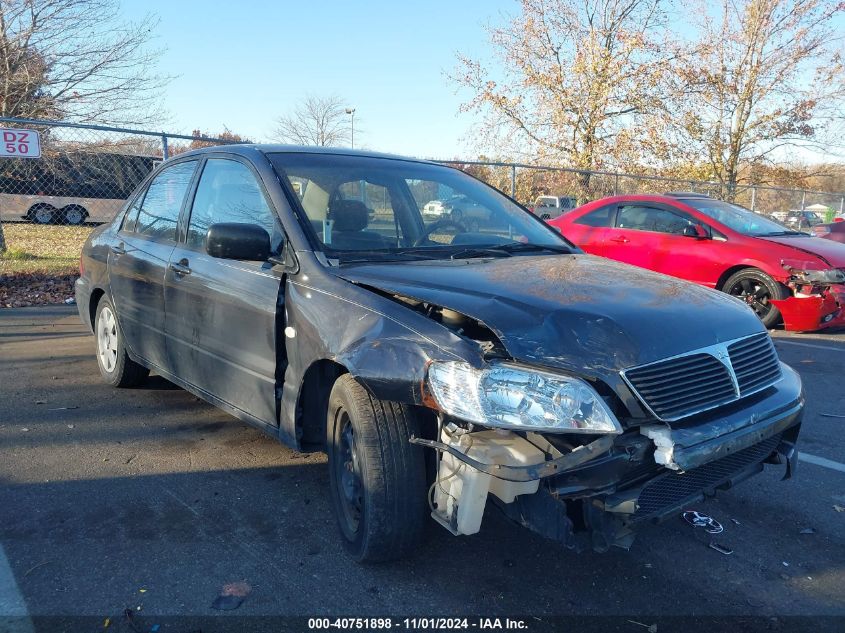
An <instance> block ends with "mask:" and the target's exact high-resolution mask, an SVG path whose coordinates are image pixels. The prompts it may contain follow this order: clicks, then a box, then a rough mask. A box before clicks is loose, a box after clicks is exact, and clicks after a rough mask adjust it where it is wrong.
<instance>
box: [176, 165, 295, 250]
mask: <svg viewBox="0 0 845 633" xmlns="http://www.w3.org/2000/svg"><path fill="white" fill-rule="evenodd" d="M220 222H236V223H239V224H257V225H258V226H261V227H263V228H264V229H266V231H267V233H268V234H269V235H270V238H271V244H272V247H273V250H274V252H275V251H276V250H277V249H278V247H279V245H280V244H281V241H282V232H281V229H280V228H279V226H278V222H276V220H275V213H274V212H273V210H272V208H271V207H270V205H269V204H268V203H267V200H266V199H265V197H264V193H263V191H262V190H261V185H259V184H258V180H257V179H256V178H255V176H254V175H253V173H252V171H250V169H249V168H248V167H247V166H246V165H244V164H243V163H240V162H238V161H235V160H227V159H225V158H211V159H209V160H208V162H206V164H205V167H204V168H203V170H202V176H201V177H200V182H199V185H198V186H197V193H196V195H195V196H194V204H193V207H192V209H191V220H190V222H189V224H188V239H187V242H188V246H191V247H194V248H204V247H205V239H206V234H207V233H208V228H209V227H210V226H211V225H212V224H218V223H220Z"/></svg>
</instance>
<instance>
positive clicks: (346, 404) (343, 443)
mask: <svg viewBox="0 0 845 633" xmlns="http://www.w3.org/2000/svg"><path fill="white" fill-rule="evenodd" d="M411 435H416V436H417V437H419V435H420V433H419V421H418V418H417V416H416V414H415V412H414V410H413V409H412V408H411V407H409V406H407V405H404V404H400V403H397V402H387V401H384V400H377V399H375V398H373V397H372V396H371V395H370V393H369V392H368V391H367V390H366V389H364V387H362V386H361V385H360V384H359V383H358V382H357V381H356V380H355V379H354V378H353V377H352V376H350V375H349V374H344V375H342V376H340V378H338V379H337V381H336V382H335V384H334V387H333V388H332V392H331V395H330V396H329V409H328V418H327V425H326V445H327V448H328V454H329V472H330V479H331V496H332V501H333V505H334V511H335V516H336V517H337V521H338V527H339V528H340V533H341V535H342V537H343V542H344V546H345V547H346V549H347V550H348V551H349V553H350V554H351V555H352V556H353V557H354V558H355V559H356V560H357V561H358V562H380V561H388V560H396V559H399V558H403V557H405V556H408V555H409V554H411V553H412V552H413V551H414V550H415V549H416V548H417V547H418V545H419V543H420V542H421V541H422V535H423V530H424V525H425V519H426V510H427V508H426V479H425V459H424V458H425V456H424V454H423V449H422V448H421V447H420V446H415V445H413V444H411V443H410V442H409V441H408V440H409V439H410V437H411Z"/></svg>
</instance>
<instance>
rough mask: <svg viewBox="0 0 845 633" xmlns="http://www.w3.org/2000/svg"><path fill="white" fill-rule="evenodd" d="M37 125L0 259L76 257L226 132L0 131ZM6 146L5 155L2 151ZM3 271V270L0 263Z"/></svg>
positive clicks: (483, 165) (678, 184)
mask: <svg viewBox="0 0 845 633" xmlns="http://www.w3.org/2000/svg"><path fill="white" fill-rule="evenodd" d="M2 129H6V130H12V131H14V130H34V131H36V132H37V133H38V137H39V139H40V145H41V154H40V157H39V158H24V157H20V156H19V155H14V150H15V149H16V148H15V147H14V146H13V147H11V148H7V147H5V146H0V150H12V154H11V155H8V154H9V151H5V152H4V151H0V252H3V253H4V255H3V260H2V261H0V269H2V265H3V263H4V262H7V261H9V260H10V259H14V258H16V257H17V258H19V259H26V258H31V259H34V260H44V261H47V260H49V259H50V258H54V259H56V258H58V259H61V258H65V259H67V260H72V259H78V256H79V248H81V245H82V243H83V242H84V240H85V237H87V234H88V232H90V229H91V227H93V226H95V225H97V224H101V223H103V222H108V221H110V220H111V219H112V218H113V217H114V215H115V214H116V213H117V211H118V209H120V207H121V206H122V204H123V203H124V201H125V200H126V198H127V197H128V196H129V195H130V194H131V193H132V191H133V190H134V189H135V188H136V187H137V186H138V184H139V183H140V182H141V181H142V180H143V179H144V178H145V177H146V175H147V174H148V173H149V172H150V171H151V170H152V169H154V168H155V166H156V165H157V164H158V163H159V162H161V161H162V160H165V159H166V158H168V157H170V156H173V155H175V154H178V153H181V152H184V151H187V150H189V149H195V148H199V147H206V146H212V145H220V144H225V143H228V142H231V141H228V140H225V139H219V138H211V137H206V136H201V135H199V134H195V135H193V136H188V135H182V134H171V133H167V132H150V131H144V130H131V129H124V128H115V127H108V126H100V125H81V124H71V123H62V122H56V121H42V120H29V119H9V118H0V133H2ZM4 154H6V155H4ZM439 162H441V163H445V164H451V165H454V166H457V167H459V168H460V169H463V170H465V171H467V172H469V173H472V174H473V175H475V176H477V177H479V178H481V179H482V180H484V181H486V182H488V183H489V184H491V185H493V186H494V187H496V188H498V189H500V190H501V191H504V192H505V193H508V194H510V195H511V196H512V197H513V198H515V199H516V200H518V201H519V202H521V203H523V204H525V205H526V206H534V205H535V203H536V202H537V199H538V197H540V196H555V197H558V198H559V199H563V200H564V202H563V204H564V205H567V206H569V207H572V206H575V205H578V204H582V203H584V202H587V201H588V200H592V199H596V198H600V197H604V196H609V195H615V194H645V193H664V192H666V191H672V190H684V191H696V192H700V193H706V194H709V195H714V196H716V197H719V195H720V192H721V188H720V187H719V185H718V183H713V182H703V181H695V180H683V179H674V178H665V177H662V176H651V175H632V174H621V173H613V172H602V171H581V170H575V169H566V168H557V167H545V166H537V165H527V164H517V163H505V162H480V161H439ZM734 200H735V201H736V202H737V203H739V204H742V205H744V206H746V207H749V208H751V209H754V210H756V211H758V212H761V213H767V214H772V215H775V217H777V218H778V219H781V220H784V219H785V218H786V214H787V213H788V212H790V211H796V210H805V209H808V210H811V211H816V212H817V213H818V215H819V217H820V219H821V220H824V221H831V220H832V219H833V217H834V216H835V215H837V214H841V213H842V212H843V211H844V210H845V209H843V207H845V193H843V192H838V193H832V192H820V191H804V190H796V189H786V188H778V187H766V186H759V187H749V186H741V187H739V188H738V189H737V190H736V192H735V195H734ZM0 272H2V270H0Z"/></svg>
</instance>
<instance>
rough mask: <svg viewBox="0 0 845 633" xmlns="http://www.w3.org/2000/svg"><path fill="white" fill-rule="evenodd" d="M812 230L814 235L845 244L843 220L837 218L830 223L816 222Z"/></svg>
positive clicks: (844, 224)
mask: <svg viewBox="0 0 845 633" xmlns="http://www.w3.org/2000/svg"><path fill="white" fill-rule="evenodd" d="M812 231H813V235H815V236H816V237H823V238H825V239H827V240H833V241H834V242H842V243H843V244H845V222H843V221H842V220H841V219H839V218H836V219H834V221H833V222H831V223H830V224H817V225H816V226H814V227H813V229H812Z"/></svg>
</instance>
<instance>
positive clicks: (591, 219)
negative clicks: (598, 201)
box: [574, 206, 613, 227]
mask: <svg viewBox="0 0 845 633" xmlns="http://www.w3.org/2000/svg"><path fill="white" fill-rule="evenodd" d="M612 219H613V206H609V207H601V208H600V209H596V210H595V211H590V212H589V213H587V214H585V215H582V216H581V217H580V218H578V219H577V220H575V222H574V223H575V224H583V225H584V226H596V227H602V226H610V225H611V221H612Z"/></svg>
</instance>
